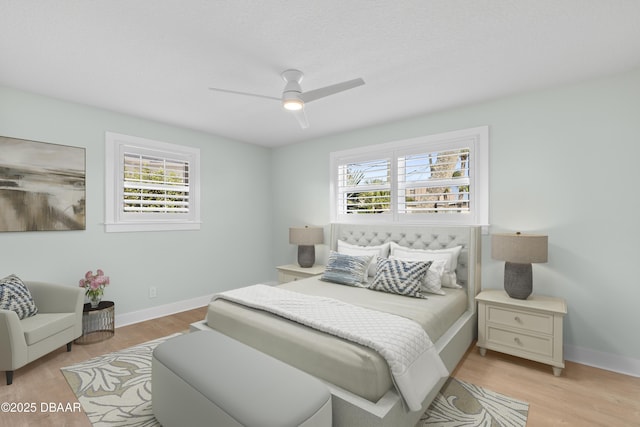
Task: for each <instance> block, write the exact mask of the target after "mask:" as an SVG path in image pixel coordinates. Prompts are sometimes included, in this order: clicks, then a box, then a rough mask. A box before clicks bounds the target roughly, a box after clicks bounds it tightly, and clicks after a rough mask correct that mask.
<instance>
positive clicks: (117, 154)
mask: <svg viewBox="0 0 640 427" xmlns="http://www.w3.org/2000/svg"><path fill="white" fill-rule="evenodd" d="M105 140H106V141H105V142H106V185H107V191H106V203H105V205H106V209H107V210H106V223H105V226H106V231H108V232H110V231H154V230H197V229H199V228H200V200H199V199H200V183H199V174H200V150H199V149H197V148H191V147H185V146H181V145H174V144H168V143H164V142H158V141H153V140H149V139H143V138H138V137H134V136H128V135H120V134H117V133H112V132H107V133H106V138H105Z"/></svg>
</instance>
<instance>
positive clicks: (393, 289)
mask: <svg viewBox="0 0 640 427" xmlns="http://www.w3.org/2000/svg"><path fill="white" fill-rule="evenodd" d="M430 265H431V262H429V261H428V262H422V261H415V262H414V261H402V260H399V259H393V258H388V259H385V258H378V268H377V269H376V275H375V276H374V277H373V281H372V282H371V284H370V285H369V289H372V290H374V291H382V292H389V293H392V294H398V295H405V296H409V297H416V298H426V297H425V296H424V295H422V294H421V293H420V288H421V285H422V281H423V280H424V276H425V275H426V274H427V270H428V269H429V266H430Z"/></svg>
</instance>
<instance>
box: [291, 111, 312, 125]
mask: <svg viewBox="0 0 640 427" xmlns="http://www.w3.org/2000/svg"><path fill="white" fill-rule="evenodd" d="M292 113H293V115H294V116H295V117H296V120H298V123H300V127H301V128H302V129H306V128H308V127H309V121H308V120H307V114H306V113H305V112H304V107H302V108H301V109H299V110H296V111H292Z"/></svg>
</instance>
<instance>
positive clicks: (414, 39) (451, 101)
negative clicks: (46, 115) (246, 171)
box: [0, 0, 640, 146]
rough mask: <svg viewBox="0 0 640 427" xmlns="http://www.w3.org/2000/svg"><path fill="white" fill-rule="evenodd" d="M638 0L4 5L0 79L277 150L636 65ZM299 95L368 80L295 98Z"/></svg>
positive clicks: (110, 0)
mask: <svg viewBox="0 0 640 427" xmlns="http://www.w3.org/2000/svg"><path fill="white" fill-rule="evenodd" d="M639 16H640V1H638V0H606V1H605V0H440V1H435V0H380V1H374V0H323V1H318V0H298V1H294V0H269V1H262V2H257V1H248V0H220V1H214V0H210V1H204V0H189V1H176V0H135V1H132V0H92V1H78V0H46V1H43V0H0V61H1V63H0V85H4V86H10V87H15V88H19V89H23V90H27V91H32V92H35V93H39V94H44V95H48V96H51V97H55V98H60V99H64V100H69V101H73V102H78V103H81V104H87V105H92V106H97V107H102V108H106V109H109V110H113V111H118V112H122V113H126V114H130V115H134V116H139V117H144V118H149V119H153V120H157V121H161V122H165V123H170V124H174V125H178V126H183V127H187V128H192V129H197V130H201V131H205V132H209V133H213V134H217V135H222V136H225V137H229V138H233V139H235V140H239V141H246V142H250V143H255V144H260V145H265V146H278V145H284V144H290V143H293V142H298V141H302V140H306V139H311V138H316V137H320V136H323V135H327V134H332V133H337V132H343V131H346V130H350V129H356V128H361V127H365V126H369V125H373V124H377V123H384V122H389V121H393V120H397V119H400V118H405V117H410V116H414V115H419V114H425V113H429V112H433V111H438V110H442V109H446V108H451V107H455V106H459V105H464V104H469V103H474V102H479V101H482V100H487V99H493V98H496V97H501V96H505V95H509V94H514V93H518V92H522V91H527V90H532V89H538V88H544V87H550V86H554V85H559V84H563V83H566V82H571V81H579V80H584V79H587V78H591V77H594V76H599V75H605V74H610V73H615V72H620V71H624V70H627V69H631V68H635V67H638V66H640V25H638V17H639ZM287 68H298V69H300V70H302V71H303V72H304V73H305V79H304V80H303V82H302V87H303V89H304V90H311V89H315V88H318V87H322V86H326V85H330V84H333V83H337V82H341V81H344V80H349V79H353V78H357V77H362V78H363V79H364V80H365V82H366V85H364V86H361V87H358V88H355V89H352V90H349V91H347V92H343V93H340V94H337V95H334V96H331V97H329V98H324V99H320V100H317V101H314V102H313V103H310V104H308V105H307V107H306V113H307V117H308V120H309V123H310V127H309V128H308V129H305V130H302V129H300V127H299V126H298V123H297V122H296V120H295V118H294V117H292V116H291V114H290V113H288V112H286V111H284V110H283V109H282V108H281V106H280V104H279V103H278V102H277V101H273V100H267V99H261V98H251V97H245V96H240V95H231V94H225V93H217V92H213V91H210V90H208V87H223V88H228V89H232V90H238V91H244V92H254V93H259V94H264V95H271V96H276V97H278V96H280V95H281V92H282V89H283V86H284V82H283V81H282V80H281V79H280V72H281V71H283V70H284V69H287Z"/></svg>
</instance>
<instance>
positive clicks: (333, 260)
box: [320, 251, 373, 286]
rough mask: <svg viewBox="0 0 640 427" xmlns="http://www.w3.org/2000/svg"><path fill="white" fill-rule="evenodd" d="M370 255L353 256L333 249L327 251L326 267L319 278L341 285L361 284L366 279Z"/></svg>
mask: <svg viewBox="0 0 640 427" xmlns="http://www.w3.org/2000/svg"><path fill="white" fill-rule="evenodd" d="M371 258H373V257H372V256H353V255H346V254H341V253H338V252H335V251H330V252H329V260H328V261H327V267H326V268H325V270H324V273H323V274H322V277H321V278H320V279H321V280H325V281H327V282H333V283H339V284H341V285H349V286H361V285H362V283H364V282H365V281H366V279H367V269H368V267H369V263H370V262H371Z"/></svg>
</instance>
